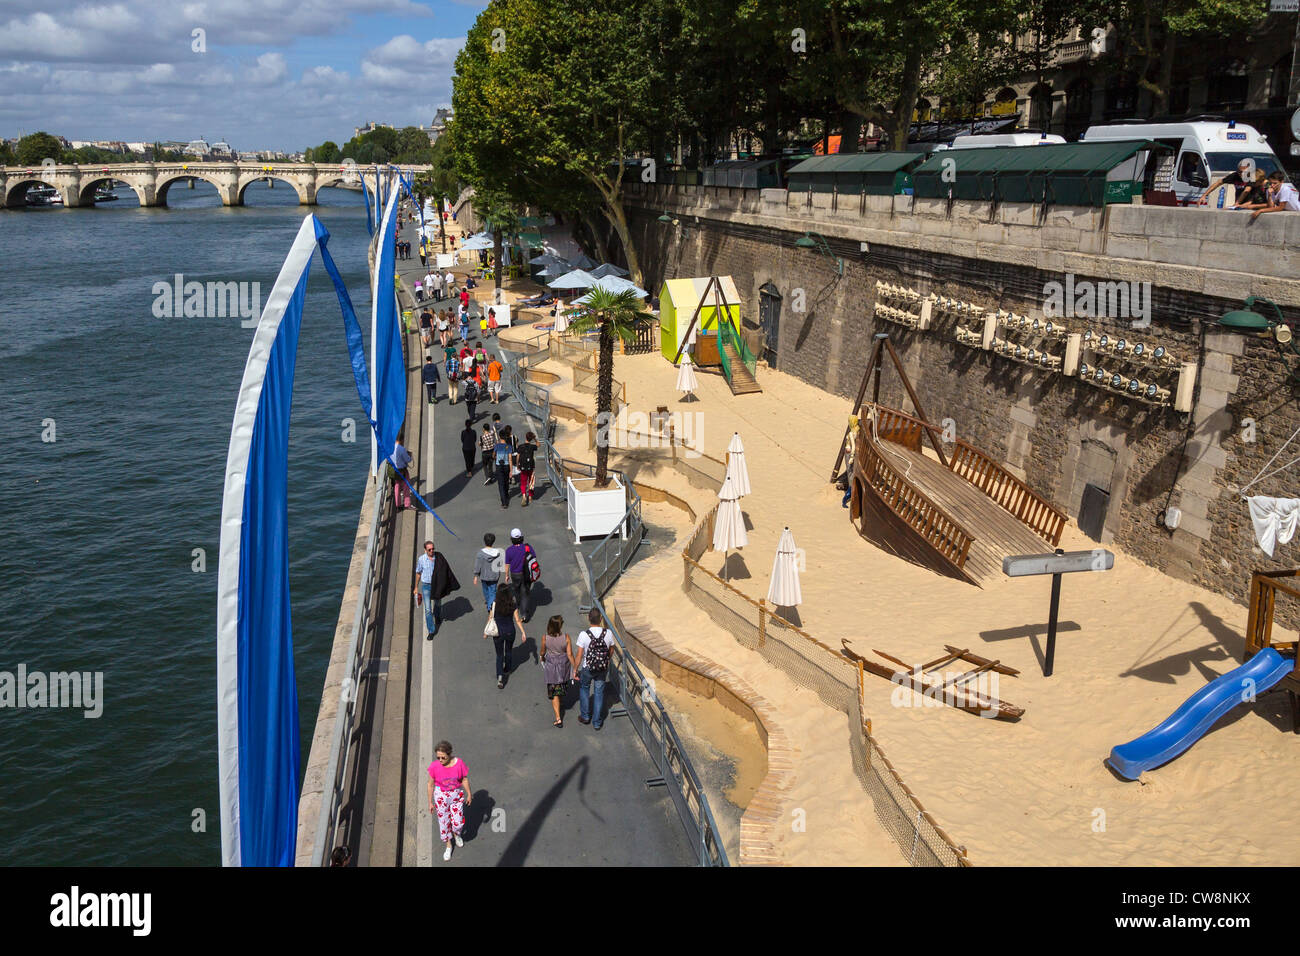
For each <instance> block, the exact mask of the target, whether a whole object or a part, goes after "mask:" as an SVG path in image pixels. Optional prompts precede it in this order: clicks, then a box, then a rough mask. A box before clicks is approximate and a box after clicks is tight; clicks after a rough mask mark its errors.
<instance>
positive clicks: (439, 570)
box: [412, 541, 460, 637]
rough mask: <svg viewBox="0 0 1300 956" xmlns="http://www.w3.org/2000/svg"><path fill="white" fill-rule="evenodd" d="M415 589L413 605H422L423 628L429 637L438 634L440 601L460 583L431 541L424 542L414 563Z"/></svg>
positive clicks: (440, 616) (458, 586)
mask: <svg viewBox="0 0 1300 956" xmlns="http://www.w3.org/2000/svg"><path fill="white" fill-rule="evenodd" d="M415 575H416V585H417V586H416V588H415V590H414V591H413V592H412V593H413V594H414V595H415V603H416V604H417V605H419V604H420V603H421V600H423V603H424V626H425V628H427V629H428V631H429V637H433V635H435V634H437V633H438V625H439V624H441V623H442V599H443V598H445V597H446V596H447V595H448V594H451V593H452V592H453V591H459V590H460V582H459V581H457V580H456V575H455V574H453V573H452V570H451V565H450V564H448V563H447V559H446V558H444V557H443V556H442V555H441V554H439V553H438V551H436V550H435V549H434V547H433V542H432V541H426V542H424V554H422V555H420V560H419V561H417V562H415Z"/></svg>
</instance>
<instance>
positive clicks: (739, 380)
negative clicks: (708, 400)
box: [721, 342, 763, 395]
mask: <svg viewBox="0 0 1300 956" xmlns="http://www.w3.org/2000/svg"><path fill="white" fill-rule="evenodd" d="M721 346H722V350H723V351H724V352H726V353H727V362H728V363H729V364H728V367H729V368H730V369H731V375H730V376H729V377H728V378H727V384H728V385H730V386H731V394H732V395H749V394H752V393H754V392H761V391H762V390H763V389H762V388H761V387H759V384H758V382H757V381H755V380H754V376H753V375H751V374H750V373H749V369H748V368H746V367H745V363H744V361H743V360H742V359H741V357H740V353H739V352H737V351H736V347H735V346H734V345H732V344H731V343H730V342H722V343H721Z"/></svg>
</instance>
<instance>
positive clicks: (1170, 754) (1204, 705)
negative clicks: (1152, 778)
mask: <svg viewBox="0 0 1300 956" xmlns="http://www.w3.org/2000/svg"><path fill="white" fill-rule="evenodd" d="M1294 668H1295V659H1294V658H1290V657H1283V656H1282V655H1281V654H1279V653H1278V652H1277V651H1275V650H1273V648H1271V647H1270V648H1266V649H1265V650H1262V651H1260V652H1259V653H1258V654H1256V655H1255V656H1254V657H1252V658H1251V659H1250V660H1248V661H1246V663H1244V664H1242V665H1241V666H1240V667H1238V668H1237V669H1236V670H1231V671H1228V673H1226V674H1224V675H1223V676H1222V677H1216V678H1215V679H1214V680H1212V681H1210V682H1209V683H1208V684H1206V685H1205V686H1204V687H1202V688H1201V689H1200V690H1198V691H1197V692H1196V693H1195V694H1193V695H1192V696H1191V697H1189V698H1187V700H1185V701H1183V704H1182V706H1181V707H1179V708H1178V709H1177V710H1176V711H1174V712H1173V713H1172V714H1170V715H1169V718H1168V719H1167V720H1165V721H1163V722H1162V723H1160V724H1158V725H1157V726H1156V727H1154V728H1153V729H1151V730H1149V731H1147V732H1146V733H1145V734H1143V735H1142V736H1141V737H1138V738H1136V739H1135V740H1130V741H1129V742H1128V743H1126V744H1121V745H1120V746H1118V747H1115V748H1114V749H1112V750H1111V752H1110V756H1109V757H1107V758H1106V763H1108V764H1110V766H1111V768H1112V769H1114V771H1115V772H1116V773H1118V774H1119V775H1120V776H1121V777H1123V778H1124V779H1125V780H1136V779H1137V778H1138V777H1140V776H1142V772H1143V771H1144V770H1150V769H1151V768H1152V767H1158V766H1160V765H1161V764H1163V763H1168V762H1169V761H1170V760H1173V759H1174V758H1175V757H1177V756H1178V755H1179V754H1180V753H1182V752H1183V751H1184V750H1186V749H1187V748H1188V747H1190V746H1191V745H1192V744H1194V743H1196V741H1198V740H1200V739H1201V736H1202V735H1203V734H1204V733H1205V732H1206V731H1207V730H1209V729H1210V728H1211V727H1213V726H1214V723H1215V721H1217V720H1218V719H1219V718H1220V717H1222V716H1223V715H1224V714H1226V713H1227V712H1228V711H1230V710H1232V708H1234V707H1236V706H1237V705H1238V704H1242V703H1246V702H1247V701H1249V700H1253V699H1254V697H1255V695H1258V694H1262V693H1264V691H1266V690H1268V689H1269V688H1270V687H1272V686H1273V685H1274V684H1276V683H1277V682H1278V681H1280V680H1281V679H1282V678H1283V677H1285V676H1286V675H1287V674H1289V673H1291V671H1292V670H1293V669H1294ZM1252 681H1253V686H1251V684H1250V683H1248V682H1252Z"/></svg>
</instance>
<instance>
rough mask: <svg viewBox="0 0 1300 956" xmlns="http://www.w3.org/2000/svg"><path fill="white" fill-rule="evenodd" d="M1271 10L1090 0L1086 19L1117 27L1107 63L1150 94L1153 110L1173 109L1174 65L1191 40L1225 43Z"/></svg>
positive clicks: (1214, 1)
mask: <svg viewBox="0 0 1300 956" xmlns="http://www.w3.org/2000/svg"><path fill="white" fill-rule="evenodd" d="M1268 12H1269V4H1268V0H1089V2H1088V3H1086V4H1084V17H1085V18H1086V20H1087V22H1089V23H1090V24H1091V25H1092V26H1094V27H1105V26H1106V24H1107V23H1110V24H1113V25H1114V32H1113V34H1112V35H1113V38H1114V40H1115V46H1116V49H1114V50H1113V51H1112V50H1108V51H1107V61H1108V63H1107V65H1109V66H1110V67H1111V68H1112V69H1113V70H1115V71H1117V72H1124V73H1128V74H1131V75H1132V76H1133V77H1134V78H1135V80H1136V82H1137V85H1138V86H1139V87H1141V88H1142V89H1144V90H1146V91H1147V92H1148V93H1150V95H1151V100H1152V104H1151V112H1152V113H1153V114H1156V113H1164V112H1166V111H1167V110H1168V108H1169V93H1170V89H1171V87H1172V86H1173V72H1174V64H1175V62H1177V57H1178V54H1179V52H1181V51H1182V49H1183V47H1184V46H1185V41H1187V40H1191V39H1201V40H1211V41H1213V40H1217V42H1219V43H1221V44H1225V43H1226V41H1227V40H1228V39H1229V38H1230V37H1232V36H1233V35H1234V34H1236V35H1241V34H1244V33H1246V32H1247V31H1248V30H1249V29H1250V28H1251V27H1252V26H1254V25H1255V24H1257V23H1258V22H1259V21H1260V20H1262V19H1263V18H1264V17H1265V16H1267V15H1268ZM1180 41H1184V42H1180Z"/></svg>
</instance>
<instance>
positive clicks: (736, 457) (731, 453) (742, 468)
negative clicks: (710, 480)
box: [727, 432, 754, 495]
mask: <svg viewBox="0 0 1300 956" xmlns="http://www.w3.org/2000/svg"><path fill="white" fill-rule="evenodd" d="M727 474H728V475H730V476H731V478H732V479H733V481H734V482H735V484H736V491H737V492H738V493H739V494H742V495H750V494H753V493H754V492H753V489H752V488H750V487H749V468H748V466H746V464H745V446H744V444H743V443H742V442H741V440H740V432H734V433H733V434H732V436H731V444H729V445H728V446H727Z"/></svg>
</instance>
